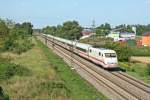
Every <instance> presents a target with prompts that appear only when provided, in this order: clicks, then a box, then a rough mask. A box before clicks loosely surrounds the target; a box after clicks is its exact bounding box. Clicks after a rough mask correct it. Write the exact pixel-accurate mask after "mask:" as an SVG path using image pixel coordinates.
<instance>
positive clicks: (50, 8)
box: [0, 0, 150, 28]
mask: <svg viewBox="0 0 150 100" xmlns="http://www.w3.org/2000/svg"><path fill="white" fill-rule="evenodd" d="M0 18H8V19H12V20H14V21H16V22H24V21H31V22H32V23H33V24H34V27H35V28H42V27H45V26H47V25H57V24H62V23H63V22H64V21H67V20H77V21H79V23H80V24H81V25H82V26H86V27H90V26H91V24H92V20H93V19H94V20H95V22H96V25H100V24H102V23H105V22H108V23H110V24H111V25H113V26H115V25H119V24H149V23H150V0H0Z"/></svg>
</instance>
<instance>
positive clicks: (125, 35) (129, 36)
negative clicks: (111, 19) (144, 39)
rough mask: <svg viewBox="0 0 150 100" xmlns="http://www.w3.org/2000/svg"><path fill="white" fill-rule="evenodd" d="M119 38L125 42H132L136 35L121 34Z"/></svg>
mask: <svg viewBox="0 0 150 100" xmlns="http://www.w3.org/2000/svg"><path fill="white" fill-rule="evenodd" d="M120 38H124V39H125V40H134V39H135V38H136V34H135V33H130V32H121V33H120Z"/></svg>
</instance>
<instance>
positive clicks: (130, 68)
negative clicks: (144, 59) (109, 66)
mask: <svg viewBox="0 0 150 100" xmlns="http://www.w3.org/2000/svg"><path fill="white" fill-rule="evenodd" d="M119 65H120V66H121V67H122V68H123V69H126V71H127V73H128V74H129V75H131V76H133V77H135V78H137V79H140V80H142V81H143V82H145V83H148V84H150V74H149V71H148V70H149V69H148V66H147V64H145V63H140V62H119Z"/></svg>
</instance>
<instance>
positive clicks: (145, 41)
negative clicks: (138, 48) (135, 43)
mask: <svg viewBox="0 0 150 100" xmlns="http://www.w3.org/2000/svg"><path fill="white" fill-rule="evenodd" d="M142 45H143V46H150V32H145V33H143V34H142Z"/></svg>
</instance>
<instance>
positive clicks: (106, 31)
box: [96, 23, 111, 36]
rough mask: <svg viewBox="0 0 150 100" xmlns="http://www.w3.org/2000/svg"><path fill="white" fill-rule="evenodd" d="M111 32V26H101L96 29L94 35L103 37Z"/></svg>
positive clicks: (107, 24) (106, 24)
mask: <svg viewBox="0 0 150 100" xmlns="http://www.w3.org/2000/svg"><path fill="white" fill-rule="evenodd" d="M110 30H111V26H110V24H109V23H105V24H101V25H100V26H99V27H97V28H96V34H99V35H102V36H105V35H107V34H109V32H110Z"/></svg>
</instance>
